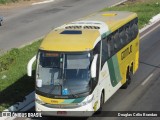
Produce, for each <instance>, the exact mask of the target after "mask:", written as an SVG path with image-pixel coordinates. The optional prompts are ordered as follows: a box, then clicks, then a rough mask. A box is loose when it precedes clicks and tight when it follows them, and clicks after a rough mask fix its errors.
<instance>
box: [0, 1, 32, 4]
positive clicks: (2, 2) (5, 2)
mask: <svg viewBox="0 0 160 120" xmlns="http://www.w3.org/2000/svg"><path fill="white" fill-rule="evenodd" d="M19 1H22V0H0V4H7V3H17V2H19ZM23 1H30V0H23Z"/></svg>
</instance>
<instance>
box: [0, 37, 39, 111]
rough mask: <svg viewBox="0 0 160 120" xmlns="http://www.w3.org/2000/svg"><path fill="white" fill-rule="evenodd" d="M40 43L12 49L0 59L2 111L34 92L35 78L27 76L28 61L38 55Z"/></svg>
mask: <svg viewBox="0 0 160 120" xmlns="http://www.w3.org/2000/svg"><path fill="white" fill-rule="evenodd" d="M40 42H41V40H40V41H37V42H34V43H33V44H31V45H27V46H25V47H23V48H21V49H16V48H14V49H12V50H11V51H9V52H7V53H6V54H4V55H3V56H1V57H0V111H2V110H3V109H5V108H7V107H9V106H10V105H12V104H14V103H16V102H17V101H22V99H23V97H24V96H25V95H27V94H29V93H30V92H32V91H34V77H31V78H30V77H28V76H27V75H26V71H27V63H28V61H29V60H30V59H31V58H32V57H33V56H34V55H35V54H36V53H37V50H38V47H39V45H40Z"/></svg>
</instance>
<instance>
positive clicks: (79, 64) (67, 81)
mask: <svg viewBox="0 0 160 120" xmlns="http://www.w3.org/2000/svg"><path fill="white" fill-rule="evenodd" d="M90 61H91V58H90V53H84V52H83V53H74V54H71V53H55V52H46V51H40V52H39V54H38V61H37V72H36V74H37V79H41V80H42V87H36V89H37V90H38V91H40V92H42V93H47V94H50V95H63V96H64V95H68V96H69V95H75V94H81V93H85V92H89V91H90V89H91V85H90V84H91V83H90V80H91V75H90V68H89V67H90Z"/></svg>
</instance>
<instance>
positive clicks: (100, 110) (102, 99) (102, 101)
mask: <svg viewBox="0 0 160 120" xmlns="http://www.w3.org/2000/svg"><path fill="white" fill-rule="evenodd" d="M103 104H104V94H103V92H102V93H101V99H100V107H99V109H98V110H97V112H96V113H97V114H100V113H101V112H102V106H103Z"/></svg>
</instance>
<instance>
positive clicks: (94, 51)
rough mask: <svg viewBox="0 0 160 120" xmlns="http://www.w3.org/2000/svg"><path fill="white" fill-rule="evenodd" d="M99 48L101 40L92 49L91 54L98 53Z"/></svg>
mask: <svg viewBox="0 0 160 120" xmlns="http://www.w3.org/2000/svg"><path fill="white" fill-rule="evenodd" d="M100 48H101V42H98V43H97V45H96V46H95V48H94V50H93V55H95V54H99V55H100Z"/></svg>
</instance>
